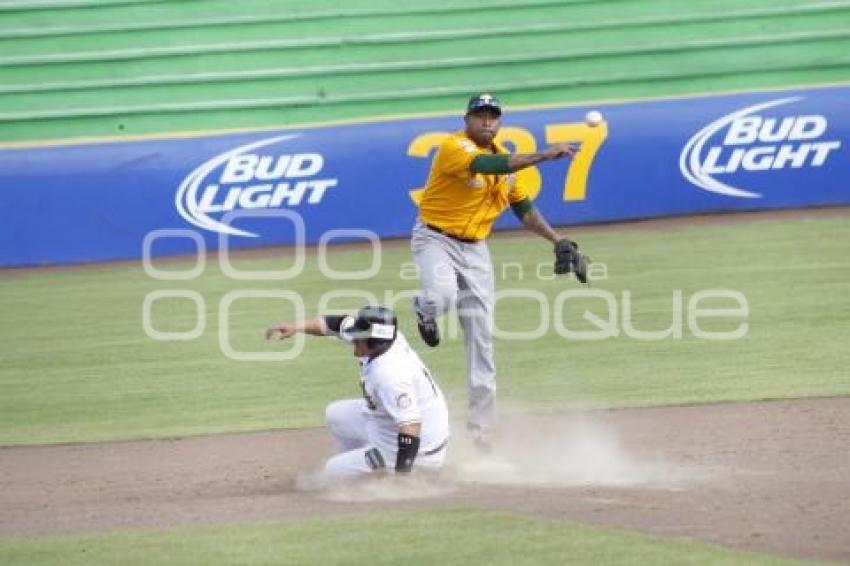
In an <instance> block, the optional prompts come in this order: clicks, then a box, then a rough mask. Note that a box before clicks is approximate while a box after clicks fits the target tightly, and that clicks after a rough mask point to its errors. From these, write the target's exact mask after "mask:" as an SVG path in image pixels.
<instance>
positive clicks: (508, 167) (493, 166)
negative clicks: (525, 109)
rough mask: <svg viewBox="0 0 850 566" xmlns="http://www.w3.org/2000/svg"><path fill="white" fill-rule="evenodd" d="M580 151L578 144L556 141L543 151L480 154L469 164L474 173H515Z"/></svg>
mask: <svg viewBox="0 0 850 566" xmlns="http://www.w3.org/2000/svg"><path fill="white" fill-rule="evenodd" d="M577 152H578V146H576V145H575V144H571V143H556V144H554V145H550V146H549V147H547V148H546V149H544V150H543V151H536V152H534V153H513V154H507V153H500V154H497V155H495V154H494V155H478V156H476V157H475V159H473V160H472V162H471V163H470V164H469V170H470V171H471V172H472V173H484V174H486V175H505V174H507V173H513V172H515V171H519V170H520V169H525V168H526V167H531V166H532V165H537V164H538V163H541V162H543V161H553V160H555V159H561V158H562V157H570V156H573V155H575V154H576V153H577Z"/></svg>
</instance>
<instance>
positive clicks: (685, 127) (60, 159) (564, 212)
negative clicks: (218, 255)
mask: <svg viewBox="0 0 850 566" xmlns="http://www.w3.org/2000/svg"><path fill="white" fill-rule="evenodd" d="M848 101H850V86H835V87H823V88H807V89H794V90H786V91H772V92H758V93H742V94H733V95H717V96H703V97H695V98H685V99H671V100H654V101H645V102H630V103H617V104H604V105H600V106H598V107H596V108H595V109H597V110H599V111H601V112H602V114H603V115H604V117H605V121H604V122H603V123H602V124H600V125H598V126H595V127H592V126H589V125H587V124H585V122H584V116H585V113H586V111H588V110H590V108H587V107H575V106H564V107H556V108H546V109H529V110H517V111H511V110H510V109H508V110H507V113H506V115H505V117H504V122H503V128H502V132H501V134H500V135H501V136H502V138H501V139H502V140H503V141H504V142H505V143H506V144H507V145H508V146H509V147H511V148H512V149H513V150H517V151H520V152H526V151H533V150H535V149H540V148H543V147H545V146H546V145H547V144H548V143H552V142H554V141H576V142H579V143H581V145H582V150H581V152H580V153H579V157H577V158H575V159H572V160H561V161H556V162H550V163H545V164H542V165H540V166H539V167H537V168H534V169H530V170H526V171H525V172H522V173H521V174H520V175H519V176H518V180H517V182H522V183H525V184H526V185H527V186H528V187H529V188H530V190H532V192H537V191H539V193H538V194H537V196H536V203H537V207H538V208H539V209H540V210H542V211H543V212H544V215H545V216H546V217H547V218H548V219H549V221H550V222H552V223H553V224H557V225H570V224H583V223H592V222H602V221H614V220H627V219H637V218H645V217H658V216H666V215H681V214H691V213H700V212H712V211H734V210H754V209H769V208H791V207H807V206H818V205H840V204H850V156H848V147H847V145H848V140H850V112H848V111H847V108H848ZM463 102H464V101H463V100H459V101H458V106H459V107H462V106H463ZM462 126H463V122H462V118H461V115H460V112H459V113H458V115H457V116H449V117H428V118H421V119H417V118H406V119H398V120H391V121H381V122H372V123H359V124H345V125H335V126H321V127H304V128H296V129H282V130H279V131H271V132H270V131H263V132H251V133H239V134H227V135H213V136H202V137H193V138H178V139H154V140H144V141H126V142H114V143H91V144H83V145H70V146H69V145H65V146H56V147H43V148H26V149H3V150H0V179H2V188H0V191H2V192H1V193H0V204H2V210H3V212H4V214H5V218H4V221H3V222H2V224H0V265H2V266H26V265H40V264H54V263H75V262H89V261H102V260H112V259H130V258H139V257H141V256H142V253H143V248H144V247H145V245H147V246H149V250H150V252H151V254H152V255H154V256H160V255H170V254H183V253H193V252H194V251H195V249H196V247H197V245H198V242H197V241H198V240H200V239H202V240H203V241H204V244H205V246H206V247H207V248H208V249H216V248H218V247H220V245H221V244H222V239H224V240H226V244H227V245H228V246H229V247H230V248H247V247H257V246H267V245H275V244H292V243H294V242H296V241H306V242H308V243H314V242H317V241H319V240H320V239H321V238H322V236H323V235H324V234H327V233H328V232H329V231H330V230H361V231H362V230H368V231H371V232H374V233H375V234H376V235H377V236H379V237H382V238H385V237H399V236H406V235H407V234H408V233H409V232H410V229H411V226H412V225H413V223H414V220H415V217H416V205H415V203H414V197H415V193H412V191H414V189H416V188H417V187H420V186H422V185H423V184H424V182H425V180H426V178H427V175H428V169H429V166H430V158H431V157H432V156H433V154H434V151H435V150H436V147H437V145H438V143H439V141H440V139H441V137H442V136H444V135H445V133H446V132H452V131H455V130H458V129H460V128H462ZM470 190H477V189H474V188H470ZM516 226H517V221H516V219H515V218H514V216H513V215H512V214H504V215H503V216H502V217H501V218H500V219H499V221H498V222H497V224H496V227H497V228H498V229H504V228H514V227H516ZM157 230H178V231H180V230H182V232H178V233H177V234H169V233H167V232H156V231H157ZM187 230H191V231H194V232H196V235H193V234H191V233H187V232H186V231H187ZM329 236H331V237H332V238H333V239H334V241H337V240H345V239H359V238H362V237H364V236H363V234H362V233H360V234H358V233H351V232H344V231H343V232H337V233H333V234H328V235H327V236H326V238H327V237H329ZM146 238H147V239H146Z"/></svg>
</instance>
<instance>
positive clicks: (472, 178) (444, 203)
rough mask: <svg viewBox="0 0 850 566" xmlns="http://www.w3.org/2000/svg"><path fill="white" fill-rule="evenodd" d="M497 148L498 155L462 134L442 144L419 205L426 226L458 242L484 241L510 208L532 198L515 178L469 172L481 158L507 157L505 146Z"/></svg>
mask: <svg viewBox="0 0 850 566" xmlns="http://www.w3.org/2000/svg"><path fill="white" fill-rule="evenodd" d="M494 146H495V151H491V150H489V149H484V148H481V147H478V146H477V145H476V144H475V142H474V141H472V140H471V139H469V138H468V137H467V136H466V133H465V132H464V131H463V130H461V131H459V132H455V133H453V134H451V135H450V136H448V137H446V139H445V140H443V143H442V144H441V145H440V147H439V149H438V150H437V155H435V156H434V161H433V162H432V163H431V172H430V173H429V175H428V183H427V184H426V185H425V187H424V191H423V193H422V200H421V202H420V203H419V217H420V218H421V219H422V221H423V222H425V223H426V224H431V225H432V226H436V227H437V228H440V229H441V230H444V231H446V232H448V233H449V234H452V235H453V236H457V237H459V238H467V239H472V240H483V239H484V238H486V237H487V236H489V235H490V231H491V230H492V229H493V222H495V221H496V218H497V217H498V216H499V215H500V214H501V213H502V212H503V211H504V210H505V209H506V208H507V207H508V206H509V205H511V204H513V203H516V202H519V201H521V200H523V199H526V198H528V197H529V194H528V191H527V190H526V189H525V188H524V187H522V186H520V185H518V184H517V182H516V175H514V174H510V175H484V174H481V173H472V172H470V171H469V164H470V163H471V162H472V160H473V159H474V158H475V157H476V156H478V155H482V154H485V155H489V154H494V153H508V151H507V150H506V149H505V148H504V147H503V146H501V145H499V144H494Z"/></svg>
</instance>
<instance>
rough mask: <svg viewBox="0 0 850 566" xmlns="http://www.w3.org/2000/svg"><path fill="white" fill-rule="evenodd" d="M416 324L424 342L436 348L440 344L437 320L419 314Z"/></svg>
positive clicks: (417, 314)
mask: <svg viewBox="0 0 850 566" xmlns="http://www.w3.org/2000/svg"><path fill="white" fill-rule="evenodd" d="M416 323H417V325H418V326H419V335H420V336H421V337H422V340H423V341H424V342H425V343H426V344H428V345H429V346H431V347H432V348H434V347H436V346H437V345H438V344H439V343H440V328H439V327H438V326H437V321H436V319H433V318H431V319H427V318H424V317H423V316H422V315H421V314H420V313H419V312H417V313H416Z"/></svg>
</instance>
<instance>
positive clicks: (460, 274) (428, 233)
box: [411, 221, 496, 428]
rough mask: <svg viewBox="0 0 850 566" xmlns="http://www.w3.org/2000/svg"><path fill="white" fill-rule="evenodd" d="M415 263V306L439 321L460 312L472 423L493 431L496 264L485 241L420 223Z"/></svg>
mask: <svg viewBox="0 0 850 566" xmlns="http://www.w3.org/2000/svg"><path fill="white" fill-rule="evenodd" d="M411 250H412V252H413V261H414V262H416V265H417V266H418V268H419V277H420V281H421V284H422V289H421V291H420V293H419V294H418V295H417V296H416V297H415V299H414V307H415V308H416V310H417V311H419V313H420V314H421V315H422V316H424V317H426V318H432V319H436V318H438V317H439V316H441V315H443V314H445V313H446V311H448V310H449V309H450V308H451V307H453V306H454V307H456V308H457V313H458V319H459V320H460V324H461V327H462V328H463V334H464V340H465V344H466V361H467V384H468V386H469V424H470V426H473V427H480V428H489V427H492V426H493V425H494V424H495V422H496V367H495V364H494V363H493V296H494V287H493V263H492V262H491V261H490V251H489V250H488V249H487V244H486V243H485V242H484V241H483V240H482V241H480V242H475V243H469V244H467V243H464V242H460V241H458V240H455V239H453V238H450V237H448V236H445V235H443V234H440V233H439V232H435V231H433V230H431V229H430V228H428V227H427V226H425V225H424V224H422V223H421V222H418V221H417V222H416V225H415V226H414V227H413V235H412V238H411Z"/></svg>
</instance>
